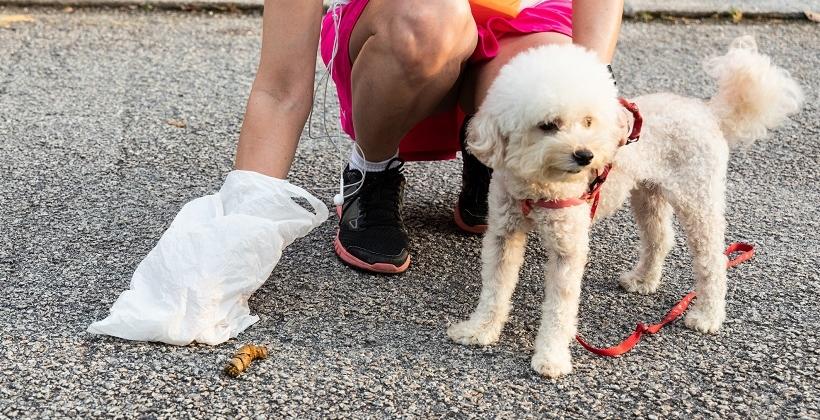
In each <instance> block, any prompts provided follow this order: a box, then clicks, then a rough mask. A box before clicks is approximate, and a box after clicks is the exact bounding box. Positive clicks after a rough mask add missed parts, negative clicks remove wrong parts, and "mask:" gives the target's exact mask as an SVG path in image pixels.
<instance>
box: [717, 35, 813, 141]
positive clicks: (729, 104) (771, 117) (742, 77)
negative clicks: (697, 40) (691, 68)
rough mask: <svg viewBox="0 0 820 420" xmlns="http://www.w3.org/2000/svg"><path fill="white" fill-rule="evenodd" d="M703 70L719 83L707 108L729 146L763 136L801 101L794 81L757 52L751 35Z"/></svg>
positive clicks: (744, 37)
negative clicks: (715, 116) (710, 110)
mask: <svg viewBox="0 0 820 420" xmlns="http://www.w3.org/2000/svg"><path fill="white" fill-rule="evenodd" d="M703 67H704V69H705V70H706V73H708V74H709V75H710V76H712V77H713V78H715V79H716V80H717V83H718V92H717V94H716V95H715V96H714V97H713V98H712V99H711V100H710V101H709V107H710V108H711V109H712V112H714V113H715V115H717V117H718V119H719V120H720V128H721V130H722V131H723V135H724V136H725V137H726V140H727V141H728V142H729V146H738V145H744V144H750V143H752V142H753V141H755V140H758V139H761V138H763V137H765V136H766V133H767V130H769V129H773V128H776V127H777V126H778V125H780V124H781V123H782V122H783V120H785V119H786V117H787V116H788V115H790V114H793V113H795V112H797V111H798V110H799V109H800V106H801V104H802V102H803V91H802V89H800V86H799V85H798V84H797V82H795V81H794V80H793V79H792V78H791V76H789V72H787V71H786V70H784V69H782V68H780V67H777V66H775V65H774V64H772V63H771V60H769V57H767V56H765V55H762V54H760V53H758V52H757V44H756V43H755V40H754V38H752V37H751V36H743V37H740V38H737V39H735V40H734V41H733V42H732V44H731V46H730V47H729V52H728V53H726V55H724V56H722V57H715V58H712V59H709V60H707V61H706V62H705V63H704V66H703Z"/></svg>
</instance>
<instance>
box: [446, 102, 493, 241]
mask: <svg viewBox="0 0 820 420" xmlns="http://www.w3.org/2000/svg"><path fill="white" fill-rule="evenodd" d="M470 118H472V116H467V118H465V119H464V124H462V126H461V132H460V133H459V137H460V140H461V157H462V162H463V164H462V170H461V192H460V193H459V195H458V202H457V203H456V208H455V211H454V216H455V222H456V226H458V227H459V229H461V230H463V231H465V232H469V233H484V232H485V231H486V230H487V212H488V208H487V196H488V195H489V191H490V180H491V179H492V176H493V170H492V169H490V168H488V167H487V166H486V165H484V164H483V163H481V162H480V161H479V160H478V159H476V157H475V156H473V155H472V154H470V152H468V151H467V147H466V141H467V124H468V123H469V122H470Z"/></svg>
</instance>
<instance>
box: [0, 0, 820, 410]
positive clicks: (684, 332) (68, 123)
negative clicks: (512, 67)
mask: <svg viewBox="0 0 820 420" xmlns="http://www.w3.org/2000/svg"><path fill="white" fill-rule="evenodd" d="M16 13H33V14H34V17H35V18H36V22H34V23H29V24H27V23H21V24H17V25H15V26H14V27H13V28H12V29H5V30H3V29H0V57H2V59H0V241H1V242H0V297H2V299H0V325H2V328H0V416H1V417H23V416H25V417H47V418H53V417H61V416H72V417H97V416H127V417H137V416H141V417H145V418H153V417H181V416H196V417H260V416H276V417H279V416H292V417H299V418H305V417H342V416H357V417H393V416H407V417H425V418H427V417H450V416H452V417H504V418H521V417H608V418H625V417H647V418H667V417H693V416H694V417H723V418H747V417H752V418H770V417H788V418H796V417H803V418H818V416H820V392H818V384H820V381H819V380H818V379H820V367H818V358H820V350H818V348H820V346H819V344H820V343H818V336H820V334H818V327H820V317H819V316H818V314H819V313H820V307H818V306H819V304H818V302H819V301H820V293H818V287H819V286H820V278H818V277H820V276H819V275H818V266H820V251H818V250H820V240H819V239H818V234H817V232H818V230H820V224H819V223H818V219H819V218H818V213H817V211H818V208H817V206H818V202H820V194H819V193H818V188H817V185H818V183H820V174H819V173H818V171H817V167H818V163H820V148H818V144H817V139H818V137H819V136H820V115H818V92H817V90H816V81H817V80H820V55H818V53H817V49H816V46H817V45H818V44H820V30H818V26H816V25H814V24H811V23H784V22H757V23H744V24H740V25H731V24H716V23H708V22H704V23H689V24H686V23H677V24H675V23H628V24H627V25H626V26H625V27H624V29H623V35H622V40H621V44H620V47H619V54H618V57H617V60H616V62H615V66H614V67H615V69H616V73H617V75H618V79H619V81H620V86H621V88H622V90H623V92H624V93H625V94H626V95H635V94H641V93H649V92H655V91H659V90H671V91H675V92H679V93H683V94H688V95H694V96H699V97H706V96H708V95H709V94H710V93H711V92H712V91H713V88H714V87H713V86H712V84H711V82H710V81H709V79H708V78H707V76H706V75H705V74H704V73H703V72H702V71H701V70H700V64H699V63H700V61H701V60H702V59H703V58H705V57H708V56H711V55H715V54H719V53H722V52H723V51H724V49H725V47H726V46H727V45H728V43H729V42H730V41H731V39H733V38H734V37H735V36H738V35H741V34H746V33H751V34H755V35H756V36H757V37H758V40H759V43H760V45H761V48H762V49H763V50H764V51H766V52H767V53H769V54H771V56H772V57H773V59H774V60H775V61H776V62H777V63H780V64H781V65H783V66H784V67H786V68H788V69H789V70H790V71H791V72H792V74H793V75H794V76H795V77H796V78H797V79H799V80H800V81H801V83H802V85H803V86H804V87H806V88H807V91H806V92H807V102H806V106H805V109H804V110H803V111H802V112H801V113H800V114H799V115H796V116H795V117H794V118H793V120H792V121H790V122H788V123H787V124H786V125H785V126H784V127H783V128H782V129H780V130H777V131H776V132H774V133H773V135H772V137H771V138H770V139H769V140H767V141H764V142H760V143H758V144H757V145H756V146H754V147H752V148H749V149H746V150H741V151H738V152H736V153H735V154H734V156H733V158H732V160H731V165H730V172H729V191H728V197H727V201H728V211H727V219H728V222H729V228H728V232H727V241H734V240H744V241H751V242H754V243H756V244H757V245H758V247H759V248H758V254H757V257H756V258H755V259H754V260H753V261H751V262H748V263H746V264H744V265H742V266H740V267H738V268H736V269H733V270H731V271H730V273H729V282H730V286H729V290H730V291H729V301H728V320H727V322H726V324H725V325H724V327H723V329H722V330H721V332H720V333H719V334H718V335H702V334H698V333H695V332H693V331H690V330H688V329H686V328H685V327H683V326H682V324H681V323H676V324H674V325H672V326H670V327H668V328H667V329H665V330H664V331H663V332H662V333H661V334H660V335H658V336H653V337H650V338H647V339H646V340H645V341H644V342H642V343H641V344H640V345H639V346H638V347H637V348H636V349H635V350H634V351H633V352H632V353H630V354H628V355H627V356H625V357H623V358H619V359H606V358H599V357H596V356H594V355H592V354H590V353H587V352H586V351H584V350H583V349H581V348H580V347H579V346H577V345H574V346H573V349H572V350H573V357H574V366H575V370H574V372H573V373H572V375H570V376H568V377H566V378H563V379H559V380H548V379H544V378H542V377H540V376H538V375H537V374H535V373H534V372H533V371H532V370H531V369H530V366H529V359H530V356H531V353H532V351H533V347H532V343H533V338H534V335H535V330H536V328H537V320H538V316H539V307H540V302H541V293H542V285H541V283H542V274H541V266H542V265H543V263H544V262H545V255H544V253H543V252H542V251H541V250H540V249H539V248H538V247H537V246H534V245H531V246H530V248H529V249H528V254H527V263H526V264H525V267H524V269H523V271H522V281H521V284H520V286H519V288H518V290H517V291H516V293H515V296H514V301H515V308H514V311H513V314H512V317H511V319H510V322H509V324H508V325H507V327H506V328H505V330H504V333H503V334H502V337H501V340H500V342H499V343H498V344H497V345H494V346H490V347H486V348H470V347H464V346H460V345H456V344H453V343H452V342H450V341H449V340H448V338H447V336H446V334H445V328H446V326H447V325H449V324H450V323H452V322H455V321H457V320H461V319H463V318H465V317H466V316H467V315H468V314H469V312H470V311H471V310H472V308H473V305H474V303H475V301H476V298H477V295H478V292H479V286H480V284H479V283H480V280H479V274H478V267H479V242H480V239H479V238H478V237H475V236H466V235H463V234H461V233H459V232H458V231H457V230H456V228H455V226H454V224H453V223H452V221H451V219H452V206H453V203H454V201H455V199H456V196H457V193H458V186H459V176H460V163H459V161H450V162H439V163H411V164H408V165H407V171H406V172H407V178H408V191H407V204H406V207H405V215H406V219H407V223H408V225H409V228H410V234H411V238H412V248H413V265H412V266H411V268H410V270H409V271H408V272H407V273H406V274H404V275H400V276H392V277H385V276H377V275H371V274H365V273H361V272H357V271H352V270H351V269H349V268H347V267H346V266H344V265H342V264H341V263H340V262H339V261H338V260H337V259H336V257H335V255H334V253H333V250H332V245H331V237H332V235H333V233H334V230H335V227H334V220H333V219H331V220H330V221H328V222H327V223H325V224H324V225H323V226H321V227H320V228H318V229H316V230H315V231H314V232H312V233H311V234H310V235H309V236H307V237H306V238H304V239H302V240H300V241H298V242H296V243H294V244H293V245H292V246H291V247H290V248H288V249H287V250H286V252H285V255H284V257H283V259H282V261H281V262H280V263H279V265H278V267H277V268H276V269H275V271H274V273H273V275H272V276H271V278H270V279H269V280H268V281H267V283H266V284H265V285H264V286H263V287H262V288H261V289H260V290H259V291H258V293H256V295H255V296H253V298H252V299H251V308H252V311H253V312H255V313H258V314H259V315H260V316H261V318H262V319H261V321H260V322H259V323H258V324H256V325H254V326H253V327H251V328H250V329H249V330H248V331H246V332H245V333H243V334H241V335H240V337H239V338H238V339H236V340H232V341H230V342H228V343H226V344H223V345H220V346H217V347H208V346H204V345H193V346H187V347H173V346H168V345H162V344H151V343H136V342H128V341H123V340H120V339H116V338H111V337H103V336H93V335H90V334H88V333H86V332H85V330H86V328H87V326H88V324H89V323H91V322H92V321H94V320H98V319H102V318H104V317H105V316H106V314H107V313H108V309H109V308H110V306H111V304H112V303H113V302H114V300H115V299H116V298H117V296H118V295H119V293H120V292H121V291H122V290H124V289H126V288H127V287H128V282H129V280H130V275H131V273H132V272H133V270H134V268H135V267H136V265H137V264H138V263H139V261H140V259H141V258H142V257H143V256H144V255H145V254H146V253H147V252H148V251H149V250H150V249H151V247H152V246H153V245H154V243H155V242H156V241H157V239H158V238H159V237H160V235H161V234H162V232H163V231H164V229H165V228H166V227H167V226H168V224H169V223H170V221H171V219H172V218H173V216H174V215H175V214H176V212H177V211H178V210H179V208H180V207H181V206H182V204H183V203H185V202H187V201H188V200H191V199H193V198H195V197H199V196H202V195H205V194H209V193H211V192H213V191H215V190H216V189H218V188H219V186H220V185H221V183H222V180H223V179H224V176H225V175H226V173H227V172H228V171H229V170H230V169H231V162H232V157H233V152H234V147H235V141H236V139H237V136H238V132H239V127H240V123H241V119H242V113H243V109H244V103H245V100H246V95H247V94H248V91H249V88H250V84H251V82H252V78H253V75H254V71H255V67H256V60H257V54H258V49H259V37H260V19H259V17H258V16H242V15H214V16H209V15H208V14H204V13H202V14H199V13H194V14H183V13H166V12H160V13H141V12H131V13H128V12H124V11H108V12H105V11H82V12H80V11H78V12H75V13H73V14H64V13H60V12H58V11H48V10H40V11H37V10H35V11H28V12H26V11H24V10H20V9H0V14H16ZM317 103H318V105H317V110H318V112H319V115H317V119H320V117H321V116H322V115H321V113H322V109H324V108H326V112H325V116H326V117H327V118H329V119H330V121H333V119H334V118H335V116H336V112H337V111H336V106H335V101H334V99H333V98H332V96H331V97H330V98H329V99H328V101H327V106H326V107H323V106H322V104H323V101H322V98H321V97H320V98H319V99H318V100H317ZM169 119H177V120H182V121H185V123H186V126H185V127H184V128H177V127H175V126H172V125H170V124H168V123H167V120H169ZM319 125H320V124H318V120H317V121H314V126H316V127H317V128H318V126H319ZM305 137H306V138H304V139H303V140H302V142H301V144H300V148H299V152H298V158H297V161H296V163H295V165H294V169H293V175H292V178H291V180H292V181H293V182H295V183H296V184H298V185H301V186H304V187H307V188H309V189H315V188H319V187H325V188H327V187H333V186H334V185H335V184H336V182H337V181H336V180H337V178H336V177H337V175H336V174H337V172H336V171H337V158H336V152H335V149H334V147H333V146H332V144H331V143H330V142H329V141H327V140H326V139H315V140H314V139H309V138H307V136H305ZM321 195H322V196H323V197H325V198H326V199H327V201H328V202H329V201H330V198H331V196H332V192H322V194H321ZM592 248H593V250H592V254H591V260H590V263H589V266H588V269H587V272H586V276H585V283H584V287H583V297H582V305H581V311H580V330H581V331H582V332H583V333H584V334H585V335H586V337H587V338H588V339H589V340H590V341H591V342H593V343H597V344H600V345H603V344H610V343H615V342H617V341H619V340H620V339H621V338H623V337H625V336H626V335H627V334H628V333H629V332H630V331H631V330H632V329H633V328H634V324H635V323H636V322H638V321H655V320H658V319H660V318H661V317H662V316H663V314H664V313H665V312H666V310H667V309H668V308H669V307H670V306H671V305H672V304H673V303H674V302H675V301H676V300H677V299H679V298H680V297H681V296H682V295H683V294H684V293H685V292H686V291H688V290H689V288H690V286H691V284H692V281H693V280H692V272H691V269H690V261H691V260H690V257H689V255H688V252H687V251H686V247H685V245H684V242H683V240H682V238H681V237H680V236H679V237H678V240H677V246H676V247H675V249H674V251H673V253H672V255H671V256H670V258H669V260H668V261H667V263H666V271H665V273H664V276H663V282H664V283H663V285H662V287H661V289H660V290H659V292H658V293H657V294H656V295H654V296H638V295H633V294H628V293H626V292H624V291H622V290H620V289H619V288H618V287H617V283H616V279H617V275H618V273H620V272H622V271H625V270H627V269H629V268H630V265H631V264H632V263H634V262H635V261H636V258H637V233H636V230H635V226H634V222H633V220H632V218H631V216H630V215H629V212H628V209H624V210H622V211H621V212H619V213H618V214H617V215H616V216H615V217H613V218H611V219H609V220H606V221H604V222H603V223H601V224H600V225H598V226H597V227H596V228H595V230H594V233H593V242H592ZM246 342H254V343H262V344H266V345H268V346H269V347H270V349H271V353H272V356H271V357H270V358H269V359H267V360H265V361H262V362H259V363H256V364H254V365H253V366H252V367H251V369H250V370H249V372H248V373H247V374H246V375H244V376H242V377H241V378H240V379H230V378H227V377H226V376H224V375H222V374H221V373H220V369H221V368H222V366H223V364H224V363H225V362H226V361H227V360H228V358H229V357H230V356H231V355H232V353H233V352H234V351H235V350H236V349H237V348H238V347H239V346H240V345H241V344H243V343H246Z"/></svg>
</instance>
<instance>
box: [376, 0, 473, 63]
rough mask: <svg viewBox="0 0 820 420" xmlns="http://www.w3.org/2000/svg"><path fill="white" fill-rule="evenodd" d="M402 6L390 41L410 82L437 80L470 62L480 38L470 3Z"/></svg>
mask: <svg viewBox="0 0 820 420" xmlns="http://www.w3.org/2000/svg"><path fill="white" fill-rule="evenodd" d="M400 3H401V4H402V6H400V9H401V10H400V13H397V14H396V17H395V18H394V19H392V20H391V22H389V27H388V28H387V31H388V34H387V40H388V42H389V48H390V49H391V52H392V55H393V57H395V58H396V59H397V60H398V61H399V63H400V65H401V67H402V69H404V71H405V72H406V74H407V76H408V78H411V79H427V78H430V77H434V76H435V75H437V74H438V73H439V72H441V71H442V70H443V69H444V68H445V67H447V66H452V65H454V64H457V65H460V63H462V62H464V61H466V60H467V58H469V56H470V54H472V50H473V48H474V46H475V42H476V37H477V35H476V28H475V21H474V20H473V17H472V14H471V13H470V7H469V4H468V3H467V1H466V0H432V1H430V2H429V3H428V2H424V3H425V4H422V5H416V4H415V3H412V2H404V1H402V2H400Z"/></svg>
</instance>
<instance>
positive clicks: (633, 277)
mask: <svg viewBox="0 0 820 420" xmlns="http://www.w3.org/2000/svg"><path fill="white" fill-rule="evenodd" d="M618 283H619V284H620V285H621V287H622V288H623V289H624V290H626V291H627V292H630V293H639V294H642V295H650V294H652V293H655V292H657V291H658V286H660V284H661V279H660V276H648V275H642V274H639V273H638V272H636V271H635V270H632V271H628V272H626V273H623V274H621V278H620V279H619V280H618Z"/></svg>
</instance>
